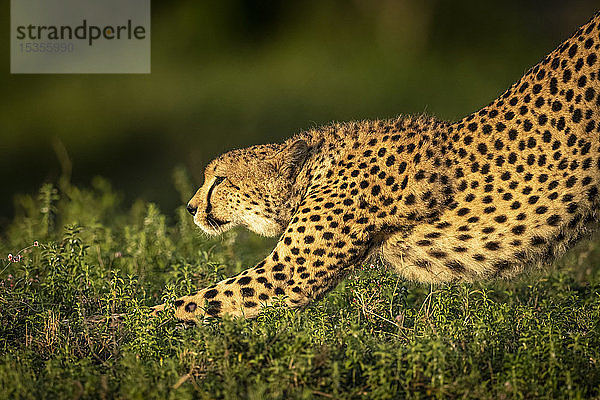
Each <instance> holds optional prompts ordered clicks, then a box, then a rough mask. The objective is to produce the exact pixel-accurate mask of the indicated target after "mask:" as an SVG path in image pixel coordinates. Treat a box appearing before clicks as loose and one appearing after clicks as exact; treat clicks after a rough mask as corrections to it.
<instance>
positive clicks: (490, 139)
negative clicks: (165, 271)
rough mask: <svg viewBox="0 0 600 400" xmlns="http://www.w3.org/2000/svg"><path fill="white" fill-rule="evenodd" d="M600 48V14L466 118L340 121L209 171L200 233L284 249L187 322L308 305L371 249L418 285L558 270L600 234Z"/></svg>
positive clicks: (192, 207) (186, 302)
mask: <svg viewBox="0 0 600 400" xmlns="http://www.w3.org/2000/svg"><path fill="white" fill-rule="evenodd" d="M599 47H600V13H597V14H596V15H595V17H594V18H593V19H592V20H591V21H590V22H589V23H587V24H586V25H584V26H583V27H581V28H580V29H579V30H578V31H577V32H576V33H575V34H574V35H573V36H572V37H571V38H570V39H568V40H567V41H565V42H564V43H563V44H561V45H560V46H559V47H558V48H557V49H556V50H554V51H553V52H552V53H550V54H549V55H548V56H547V57H546V58H544V60H543V61H541V62H540V63H539V64H537V65H536V66H535V67H533V68H532V69H530V70H529V71H528V72H527V73H526V74H525V75H524V76H523V77H522V78H521V79H520V80H519V81H518V82H516V83H515V84H514V85H512V86H511V87H510V89H508V90H507V91H506V92H505V93H504V94H502V95H501V96H500V97H499V98H498V99H496V100H494V101H493V102H492V103H491V104H489V105H488V106H487V107H484V108H483V109H481V110H480V111H477V112H475V113H473V114H471V115H469V116H467V117H466V118H464V119H462V120H461V121H458V122H455V123H448V122H442V121H438V120H435V119H433V118H426V117H400V118H397V119H393V120H386V121H364V122H350V123H345V124H334V125H330V126H326V127H323V128H319V129H314V130H311V131H308V132H305V133H302V134H299V135H297V136H295V137H293V138H292V139H289V140H288V141H286V142H285V143H282V144H269V145H262V146H253V147H249V148H247V149H242V150H234V151H231V152H229V153H226V154H224V155H222V156H220V157H219V158H217V159H216V160H214V161H212V162H211V163H210V164H209V165H208V167H207V168H206V171H205V178H204V185H203V186H202V187H201V188H200V189H199V190H198V192H197V193H196V194H195V195H194V197H193V198H192V199H191V200H190V202H189V204H188V210H189V211H190V213H191V214H193V216H194V222H195V223H196V224H197V225H198V226H200V227H201V228H202V229H203V230H204V231H205V232H206V233H208V234H211V235H217V234H220V233H222V232H224V231H226V230H228V229H230V228H232V227H234V226H236V225H242V226H245V227H246V228H248V229H250V230H252V231H254V232H256V233H258V234H261V235H266V236H277V235H280V238H279V241H278V242H277V245H276V247H275V249H273V251H272V252H271V254H269V255H268V256H267V257H266V258H265V259H264V260H263V261H261V262H259V263H258V264H257V265H256V266H255V267H253V268H250V269H248V270H246V271H243V272H242V273H240V274H238V275H237V276H235V277H232V278H230V279H226V280H224V281H221V282H219V283H217V284H215V285H213V286H211V287H209V288H206V289H203V290H200V291H198V292H197V293H195V294H192V295H189V296H184V297H182V298H181V299H179V300H177V301H176V303H175V305H176V307H177V308H176V312H175V316H176V317H177V318H179V319H183V320H191V321H193V320H196V319H197V318H198V317H200V318H201V317H203V316H206V315H208V316H222V315H224V314H230V315H234V316H237V315H240V316H244V317H254V316H256V315H257V314H258V313H259V311H260V308H261V307H262V306H263V305H266V304H269V302H271V301H272V300H273V298H274V297H275V296H280V295H281V296H285V299H286V300H285V301H286V302H287V304H288V305H289V306H290V307H301V306H304V305H306V304H307V303H309V302H310V301H312V300H314V299H318V298H320V297H322V296H323V295H324V294H325V293H326V292H327V291H328V290H330V289H332V288H333V287H334V286H335V285H336V284H337V282H338V281H339V280H340V279H342V278H343V276H344V274H345V272H346V271H347V270H348V268H349V267H350V266H351V265H353V264H356V263H361V262H363V261H364V260H365V259H366V258H367V257H368V256H369V255H370V254H372V253H373V252H379V254H380V255H381V256H382V258H383V259H384V260H386V261H387V262H388V263H389V264H391V265H392V266H394V268H395V269H396V270H397V271H398V273H399V274H400V275H402V276H404V277H406V278H408V279H412V280H416V281H419V282H450V281H474V280H478V279H488V278H492V277H510V276H513V275H515V274H517V273H519V272H520V271H522V270H523V269H525V268H527V267H529V266H531V265H534V264H539V263H542V262H543V263H546V262H550V261H551V260H553V259H555V258H556V257H557V256H559V255H560V254H562V253H563V252H564V251H565V250H566V249H568V248H569V247H571V246H572V245H573V244H574V243H575V242H576V241H577V240H579V239H580V238H582V237H584V236H586V235H588V234H589V233H590V232H592V231H593V230H595V229H596V228H597V225H598V220H599V215H598V203H599V196H598V186H599V185H600V61H599V60H598V55H599V54H600V52H599ZM161 308H162V306H158V307H157V308H156V310H159V309H161Z"/></svg>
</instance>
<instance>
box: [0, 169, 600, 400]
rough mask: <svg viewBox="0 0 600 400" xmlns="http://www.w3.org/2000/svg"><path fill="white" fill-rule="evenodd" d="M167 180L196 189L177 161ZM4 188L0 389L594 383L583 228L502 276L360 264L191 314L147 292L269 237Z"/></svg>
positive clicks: (502, 389) (599, 278)
mask: <svg viewBox="0 0 600 400" xmlns="http://www.w3.org/2000/svg"><path fill="white" fill-rule="evenodd" d="M175 183H176V187H177V188H178V189H179V191H180V192H181V193H182V197H187V195H188V194H189V193H191V192H192V187H191V185H190V184H189V183H188V180H187V178H186V176H185V173H184V172H183V171H181V170H178V171H177V172H176V174H175ZM16 204H17V213H18V216H17V217H16V219H15V220H14V222H13V223H11V224H10V226H9V227H8V229H7V230H6V232H4V234H3V235H2V238H1V241H0V254H2V257H3V259H4V261H3V264H1V266H0V271H2V272H1V273H0V388H1V390H0V398H7V399H13V398H31V399H40V398H69V399H71V398H79V399H85V398H93V399H97V398H101V399H104V398H107V399H108V398H123V399H130V398H134V399H151V398H176V399H186V398H206V399H214V398H226V399H238V398H255V399H262V398H285V399H288V398H317V399H319V398H342V399H345V398H378V399H379V398H381V399H386V398H394V399H395V398H444V399H446V398H494V399H502V398H507V399H519V398H523V399H529V398H548V399H555V398H599V397H600V268H598V264H599V263H600V247H599V246H598V243H597V242H586V243H583V244H581V245H580V246H579V247H578V248H577V249H576V250H574V251H572V252H570V253H569V254H568V255H567V256H566V257H565V258H563V259H562V260H561V261H560V262H559V263H558V265H557V266H553V267H549V268H548V269H547V270H545V271H538V272H534V273H531V274H529V275H527V276H523V277H520V278H519V279H517V280H514V281H511V282H505V281H496V282H488V283H483V284H461V285H451V286H446V285H444V286H437V287H436V286H434V287H430V286H422V285H417V284H413V283H409V282H406V281H404V280H402V279H399V278H398V277H397V276H396V275H394V274H393V273H391V272H389V271H387V270H385V269H383V268H380V267H378V266H370V265H358V266H356V267H355V270H354V271H353V272H352V274H351V276H350V277H349V278H348V279H346V280H345V281H344V282H343V283H342V284H341V285H340V286H339V287H338V288H336V289H335V290H334V291H333V292H332V293H330V294H329V295H328V296H327V297H326V298H325V299H324V300H322V301H320V302H318V303H315V304H313V305H311V306H309V307H308V308H307V309H305V310H302V311H292V310H289V309H287V308H285V307H281V306H273V307H270V308H268V309H267V310H266V311H265V312H264V313H262V314H261V315H260V316H259V317H258V318H257V319H255V320H250V321H244V320H230V319H223V320H214V321H211V322H209V323H208V324H206V325H203V326H199V327H196V328H188V327H187V326H184V325H182V324H180V323H177V322H176V321H173V320H171V319H169V318H168V317H167V316H166V315H164V316H161V317H159V318H156V319H149V318H148V317H147V314H148V310H149V306H151V305H153V304H157V303H159V302H162V301H165V300H166V301H171V302H172V301H173V299H174V298H175V297H176V296H177V295H181V294H187V293H189V292H191V291H192V290H193V289H194V288H200V287H203V286H205V285H208V284H210V283H213V282H215V281H217V280H219V279H222V278H223V277H224V276H226V275H229V274H233V273H235V272H238V271H240V270H242V269H244V268H247V267H250V266H252V265H253V264H254V263H255V262H257V261H259V260H260V259H261V257H262V256H264V255H265V254H267V252H268V251H269V248H270V246H272V245H273V242H272V241H271V240H266V239H262V238H258V237H256V236H255V235H252V234H250V233H247V232H245V231H242V230H239V231H233V232H230V233H228V234H226V235H225V236H224V237H222V238H216V239H214V238H213V239H208V238H206V237H205V236H204V235H203V234H201V233H200V232H198V230H197V229H196V228H195V227H194V226H193V224H192V222H191V219H190V218H189V216H187V215H185V211H184V210H183V209H178V210H177V211H176V218H174V219H175V220H174V221H169V218H167V217H166V216H165V215H164V214H161V212H160V211H159V210H158V208H157V206H156V205H154V204H148V203H145V202H143V201H138V202H136V203H134V204H133V205H132V206H131V207H129V208H128V207H126V206H125V205H123V204H122V202H121V201H120V196H119V194H118V193H114V191H113V190H112V189H111V188H110V185H109V184H108V183H107V182H105V181H103V180H101V179H96V180H94V181H93V183H92V185H91V188H88V189H81V188H76V187H72V186H70V185H69V184H68V183H67V182H61V183H60V184H58V185H56V186H52V185H45V186H44V187H43V188H42V189H41V190H40V193H39V196H37V197H35V196H34V197H30V196H18V197H17V198H16ZM35 241H37V243H38V244H39V245H38V246H33V243H34V242H35ZM20 249H25V250H23V251H22V252H21V253H20V255H21V259H20V260H19V261H18V262H8V261H7V258H6V256H7V255H8V254H9V253H12V254H13V256H14V257H16V255H17V253H18V252H19V250H20ZM13 260H15V258H13ZM5 267H6V268H5ZM121 312H123V313H126V315H127V316H126V318H125V321H124V322H123V323H121V324H118V325H114V324H113V323H111V321H110V319H109V318H108V316H109V315H110V314H112V313H121ZM94 316H104V317H105V318H104V319H102V320H101V322H97V323H92V322H90V319H91V318H92V317H94Z"/></svg>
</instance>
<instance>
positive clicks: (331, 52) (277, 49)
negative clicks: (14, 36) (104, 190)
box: [0, 0, 600, 231]
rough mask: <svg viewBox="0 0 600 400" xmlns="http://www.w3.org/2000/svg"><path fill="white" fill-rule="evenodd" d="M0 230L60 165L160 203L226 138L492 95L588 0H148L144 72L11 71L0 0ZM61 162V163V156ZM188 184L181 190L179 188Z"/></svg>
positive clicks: (224, 146) (258, 138)
mask: <svg viewBox="0 0 600 400" xmlns="http://www.w3.org/2000/svg"><path fill="white" fill-rule="evenodd" d="M1 4H2V8H1V12H0V22H1V25H2V27H3V31H2V37H3V39H2V40H0V53H1V54H3V57H4V58H3V62H2V63H1V68H2V70H1V71H0V85H1V87H2V89H3V90H2V92H3V95H2V96H1V97H0V169H1V171H2V175H1V176H2V182H0V184H1V187H2V196H0V231H1V228H2V227H3V226H5V225H6V224H7V223H8V222H9V221H10V219H11V218H12V215H14V212H15V210H14V207H13V197H14V194H15V193H19V192H25V193H35V192H36V191H37V190H38V188H39V186H40V185H41V184H42V183H43V182H45V181H56V180H57V179H58V177H59V176H60V175H61V173H63V172H65V173H66V174H67V175H69V174H70V175H71V181H72V182H73V183H75V184H80V185H81V184H83V185H88V184H89V182H90V180H91V178H92V177H94V176H96V175H101V176H104V177H107V178H109V180H110V181H112V182H113V184H114V186H115V187H116V189H117V190H119V191H121V192H123V193H124V194H125V196H126V199H127V200H132V199H135V198H144V199H146V200H149V201H154V202H157V203H158V204H159V205H160V207H161V209H162V210H163V211H166V212H167V213H170V212H172V211H173V210H174V209H175V207H177V206H179V205H180V204H181V199H180V198H179V196H178V195H177V193H176V191H175V190H174V188H173V186H172V179H171V174H172V171H173V168H174V167H175V166H176V165H183V166H185V167H186V168H188V169H189V171H190V172H191V175H192V177H193V178H194V180H195V181H196V183H197V184H200V183H201V178H202V170H203V166H204V165H205V164H206V163H207V162H208V161H209V160H210V159H212V158H213V157H215V156H217V155H219V154H220V153H222V152H224V151H227V150H229V149H232V148H236V147H243V146H247V145H251V144H257V143H266V142H275V141H280V140H282V139H283V138H286V137H289V136H291V135H293V134H294V133H296V132H299V131H301V130H303V129H306V128H309V127H312V126H317V125H321V124H324V123H327V122H330V121H342V120H351V119H370V118H387V117H392V116H395V115H398V114H401V113H404V114H408V113H427V114H433V115H435V116H438V117H440V118H443V119H449V120H453V119H457V118H460V117H462V116H464V115H466V114H468V113H469V112H472V111H475V110H476V109H477V108H478V107H481V106H484V105H486V104H487V103H489V102H490V101H491V100H492V99H493V98H494V97H496V96H497V95H499V94H500V93H501V92H502V91H503V90H504V89H506V88H507V87H508V86H509V85H510V84H511V83H512V82H513V81H515V80H516V79H518V78H519V77H520V76H521V74H522V73H523V72H525V71H526V70H527V69H528V68H529V67H530V66H532V65H534V64H535V63H536V62H537V61H539V60H540V59H542V58H543V56H544V55H545V54H546V53H547V52H549V51H551V50H552V49H553V48H554V47H555V46H556V45H557V44H559V43H560V42H561V41H562V40H563V39H566V38H567V36H569V35H570V34H571V33H572V32H574V30H575V29H576V28H577V27H578V26H579V25H581V24H583V23H585V22H586V21H587V20H588V19H589V18H590V17H591V16H592V14H593V13H594V12H595V11H597V10H598V9H600V4H599V3H598V0H571V1H556V0H551V1H531V2H528V1H519V0H505V1H503V2H484V1H465V0H454V1H442V0H421V1H417V0H397V1H394V0H350V1H341V0H338V1H325V0H307V1H301V2H296V1H283V0H281V1H276V0H262V1H261V0H218V1H212V0H203V1H157V0H154V1H153V2H152V35H151V37H152V73H151V74H149V75H11V74H10V73H9V58H8V54H9V40H8V38H9V27H10V18H9V17H10V12H9V11H10V3H9V1H8V0H1ZM61 160H62V161H61ZM191 195H192V193H190V196H191Z"/></svg>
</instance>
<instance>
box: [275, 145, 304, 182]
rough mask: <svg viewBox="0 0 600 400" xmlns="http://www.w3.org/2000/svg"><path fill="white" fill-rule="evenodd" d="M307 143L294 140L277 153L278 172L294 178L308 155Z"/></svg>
mask: <svg viewBox="0 0 600 400" xmlns="http://www.w3.org/2000/svg"><path fill="white" fill-rule="evenodd" d="M308 150H309V147H308V143H306V141H304V140H296V141H295V142H294V143H292V144H290V145H289V146H288V147H286V148H285V149H284V150H283V151H281V152H280V154H278V156H279V160H278V161H279V162H278V163H277V164H278V166H279V172H280V173H281V174H282V175H284V176H285V177H286V178H288V179H292V178H295V177H296V175H297V174H298V172H300V170H301V169H302V166H303V165H304V162H305V161H306V157H307V156H308Z"/></svg>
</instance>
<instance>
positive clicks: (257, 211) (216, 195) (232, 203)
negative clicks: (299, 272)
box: [187, 140, 309, 236]
mask: <svg viewBox="0 0 600 400" xmlns="http://www.w3.org/2000/svg"><path fill="white" fill-rule="evenodd" d="M308 154H309V146H308V144H307V143H306V141H304V140H291V141H288V142H286V143H283V144H279V145H260V146H252V147H249V148H246V149H240V150H233V151H230V152H228V153H225V154H223V155H221V156H220V157H218V158H217V159H215V160H213V161H212V162H211V163H209V164H208V166H207V167H206V169H205V171H204V184H203V185H202V187H201V188H200V189H198V191H197V192H196V194H195V195H194V197H192V199H191V200H190V201H189V202H188V205H187V210H188V211H189V212H190V213H191V214H192V215H193V217H194V223H195V224H196V225H198V226H199V227H200V228H202V230H203V231H204V232H206V233H207V234H209V235H218V234H221V233H223V232H225V231H227V230H229V229H231V228H233V227H234V226H238V225H242V226H245V227H246V228H248V229H249V230H251V231H253V232H256V233H258V234H260V235H264V236H277V235H280V234H281V233H283V230H284V228H285V227H286V226H287V224H288V223H289V221H290V219H291V218H292V212H293V209H294V208H295V207H296V205H297V203H298V201H299V198H300V196H301V194H300V193H299V189H298V186H299V185H296V184H295V183H296V178H297V176H298V174H299V172H300V170H301V169H302V167H303V165H304V164H305V161H306V158H307V156H308Z"/></svg>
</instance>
